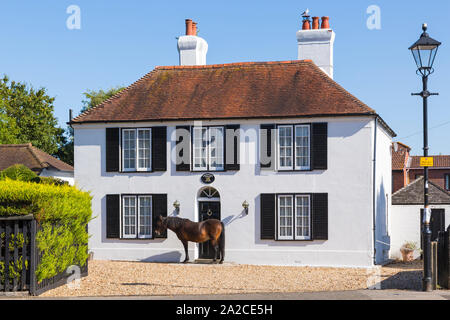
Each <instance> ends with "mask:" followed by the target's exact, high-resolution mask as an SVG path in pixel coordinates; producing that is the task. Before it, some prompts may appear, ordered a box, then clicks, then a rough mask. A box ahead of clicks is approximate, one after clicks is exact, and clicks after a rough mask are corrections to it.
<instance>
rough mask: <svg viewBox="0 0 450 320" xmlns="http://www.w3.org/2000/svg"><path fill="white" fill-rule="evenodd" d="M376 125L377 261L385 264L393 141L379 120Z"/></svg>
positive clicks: (387, 249)
mask: <svg viewBox="0 0 450 320" xmlns="http://www.w3.org/2000/svg"><path fill="white" fill-rule="evenodd" d="M375 127H376V136H375V141H376V149H375V168H376V170H375V176H376V178H375V249H376V254H375V263H376V264H384V263H386V262H388V259H389V249H390V236H389V230H388V229H389V212H390V207H391V204H390V202H391V190H392V187H391V186H392V162H391V161H386V159H389V160H390V159H391V157H392V153H391V148H392V147H391V144H390V143H391V142H392V138H391V136H390V134H389V133H387V132H386V130H385V129H384V128H383V127H382V126H381V125H380V123H379V122H378V121H376V124H375Z"/></svg>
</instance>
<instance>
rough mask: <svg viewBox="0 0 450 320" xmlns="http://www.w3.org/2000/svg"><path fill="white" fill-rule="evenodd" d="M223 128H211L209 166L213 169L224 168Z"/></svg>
mask: <svg viewBox="0 0 450 320" xmlns="http://www.w3.org/2000/svg"><path fill="white" fill-rule="evenodd" d="M223 163H224V161H223V128H222V127H212V128H209V167H210V169H211V170H223V168H224V165H223Z"/></svg>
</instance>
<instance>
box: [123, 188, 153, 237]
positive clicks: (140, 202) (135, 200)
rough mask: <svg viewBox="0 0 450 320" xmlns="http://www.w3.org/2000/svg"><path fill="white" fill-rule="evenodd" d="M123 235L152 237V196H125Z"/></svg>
mask: <svg viewBox="0 0 450 320" xmlns="http://www.w3.org/2000/svg"><path fill="white" fill-rule="evenodd" d="M122 237H123V238H126V239H135V238H140V239H147V238H151V237H152V197H151V196H123V198H122Z"/></svg>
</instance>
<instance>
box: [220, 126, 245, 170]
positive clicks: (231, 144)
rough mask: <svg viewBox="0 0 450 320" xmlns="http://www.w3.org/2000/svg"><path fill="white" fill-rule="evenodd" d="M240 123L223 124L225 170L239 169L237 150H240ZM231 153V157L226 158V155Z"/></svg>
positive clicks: (229, 155)
mask: <svg viewBox="0 0 450 320" xmlns="http://www.w3.org/2000/svg"><path fill="white" fill-rule="evenodd" d="M239 128H240V125H238V124H233V125H231V124H230V125H227V126H225V152H224V159H225V170H239V169H240V164H239V152H240V150H239V149H240V148H239V146H240V140H241V136H240V130H239ZM229 148H232V149H233V150H232V151H230V150H229ZM231 155H233V158H232V159H228V157H231Z"/></svg>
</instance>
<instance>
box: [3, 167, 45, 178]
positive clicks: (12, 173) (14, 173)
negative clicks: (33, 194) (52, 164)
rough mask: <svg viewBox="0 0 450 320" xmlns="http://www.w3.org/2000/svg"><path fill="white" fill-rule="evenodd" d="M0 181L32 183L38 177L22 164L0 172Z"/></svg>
mask: <svg viewBox="0 0 450 320" xmlns="http://www.w3.org/2000/svg"><path fill="white" fill-rule="evenodd" d="M0 177H1V179H2V180H4V179H5V178H9V179H12V180H18V181H32V180H33V179H36V178H38V175H37V174H36V173H35V172H33V171H32V170H30V169H29V168H28V167H26V166H24V165H23V164H15V165H12V166H11V167H9V168H6V169H5V170H3V171H2V172H1V175H0Z"/></svg>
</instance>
